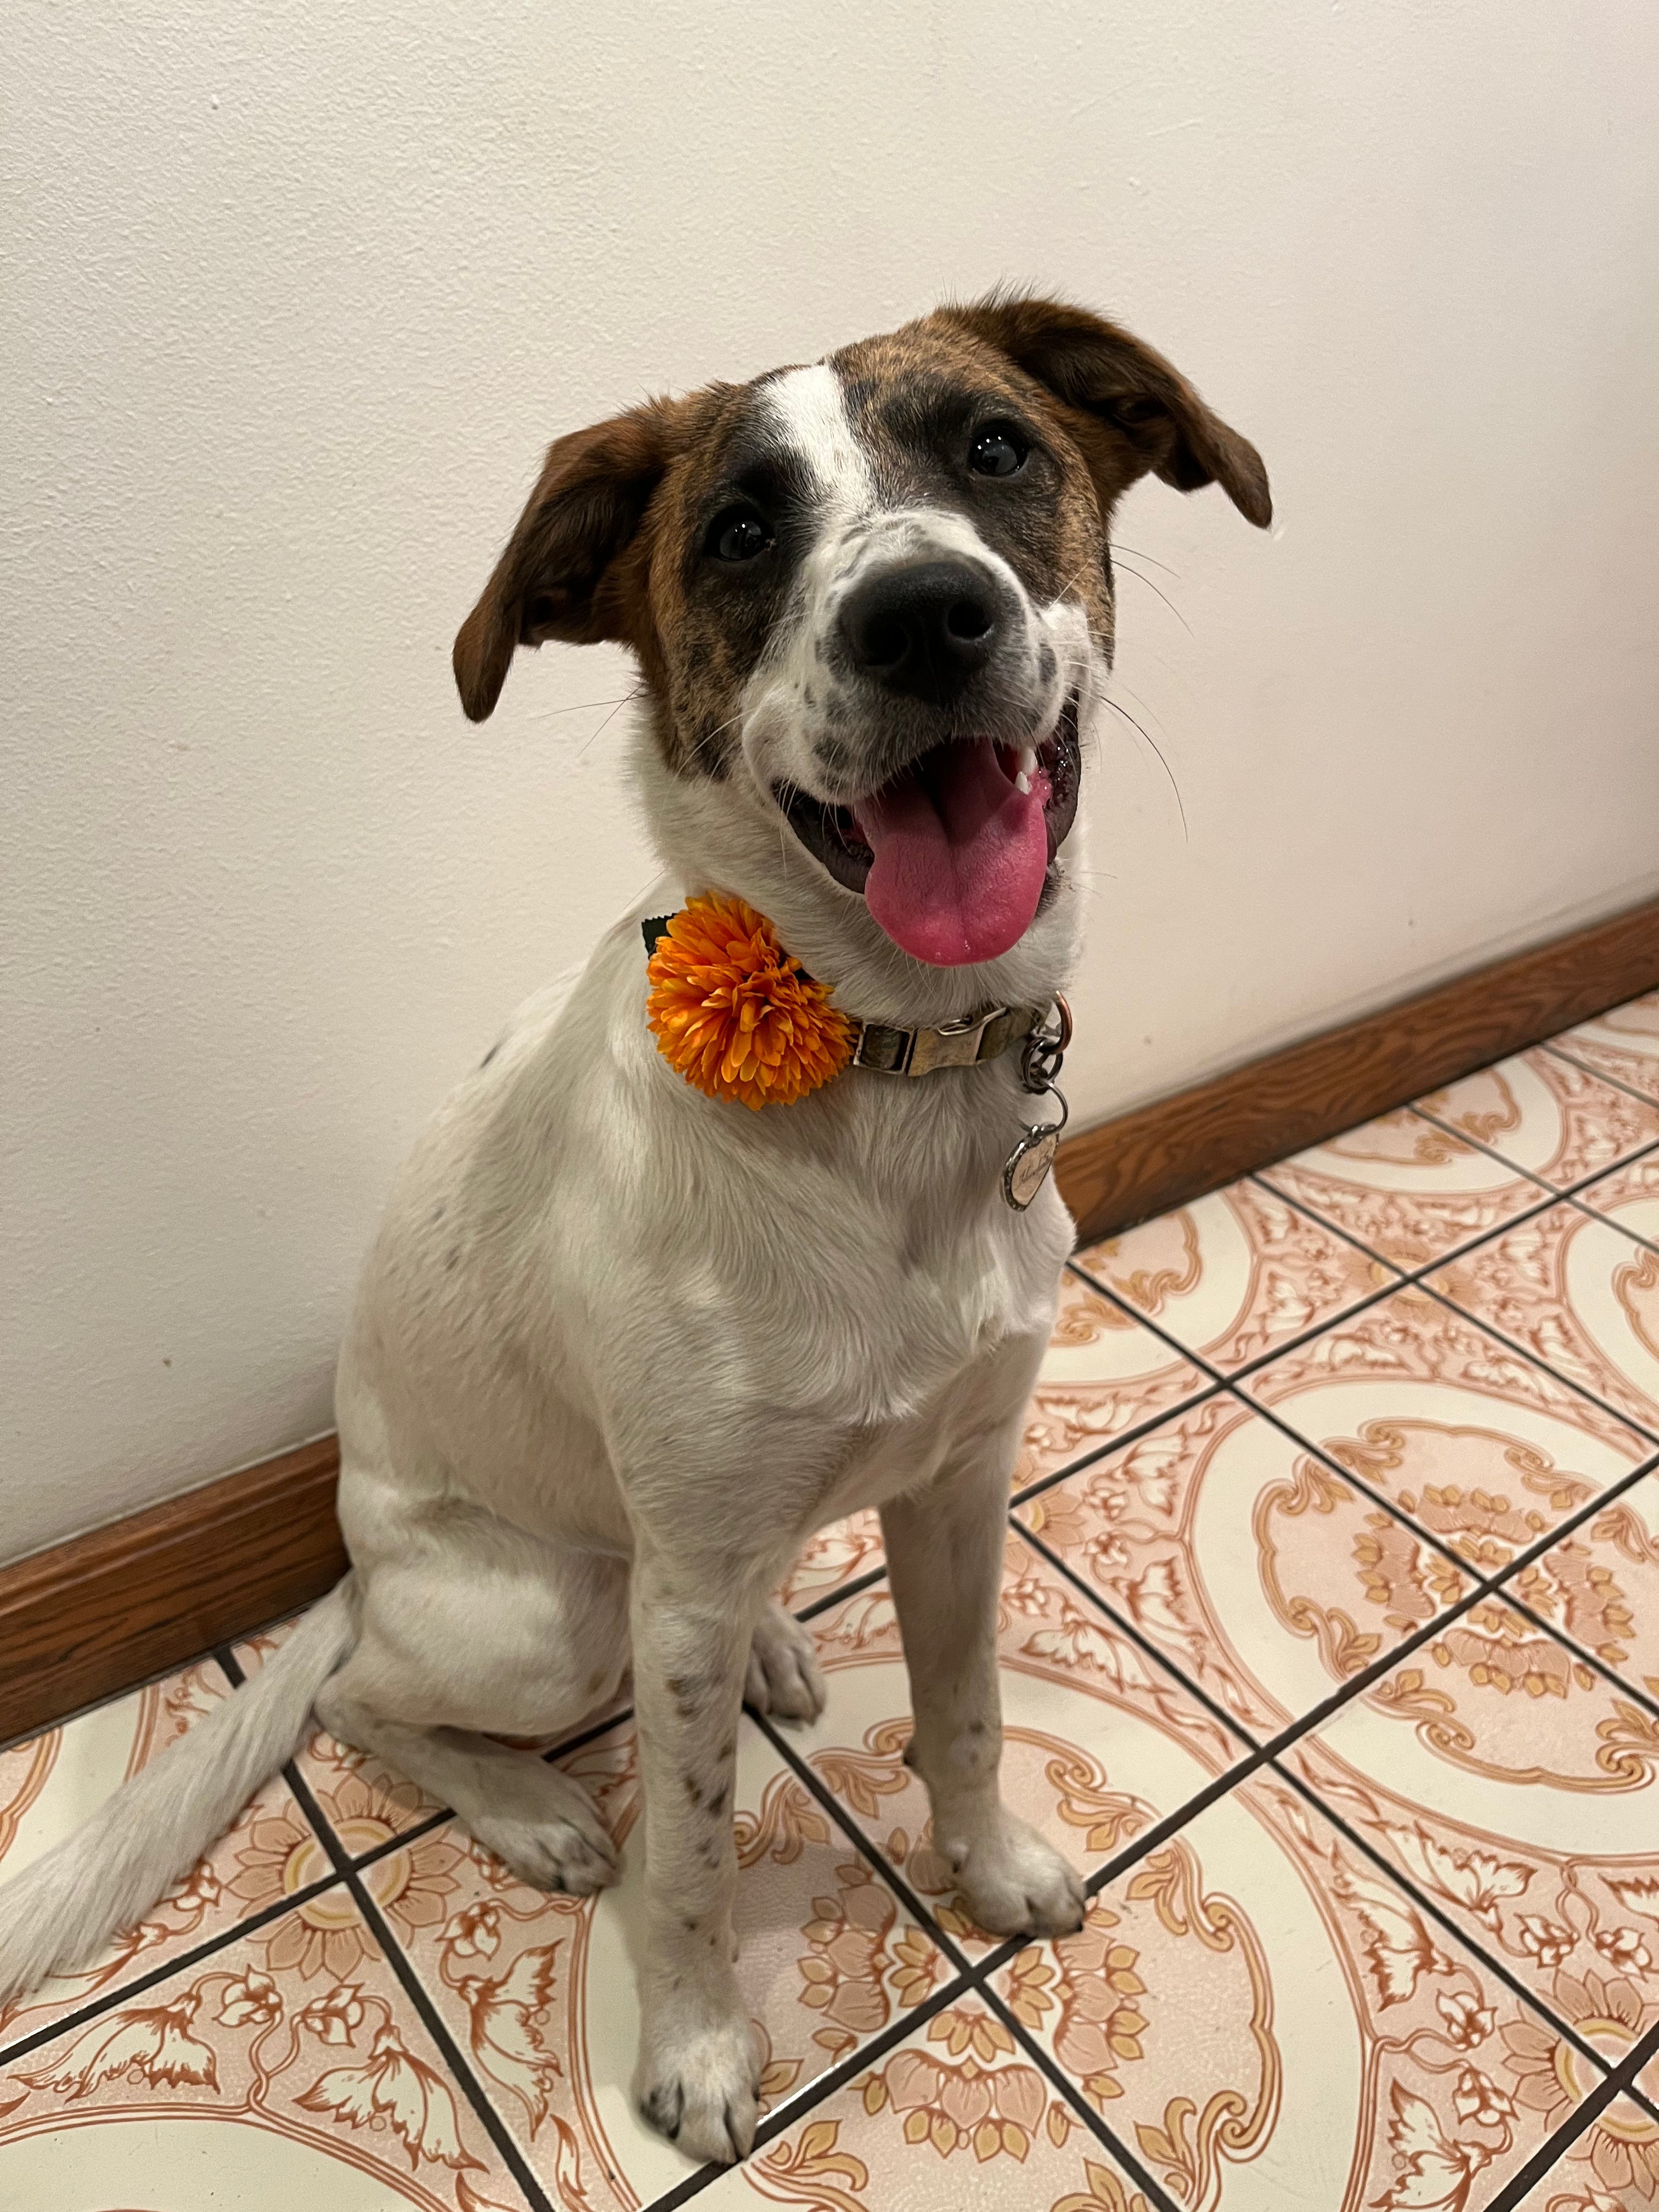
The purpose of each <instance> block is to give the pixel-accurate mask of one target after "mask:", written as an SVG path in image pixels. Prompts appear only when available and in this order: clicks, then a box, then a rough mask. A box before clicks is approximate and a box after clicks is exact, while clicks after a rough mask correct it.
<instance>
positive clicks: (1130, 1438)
mask: <svg viewBox="0 0 1659 2212" xmlns="http://www.w3.org/2000/svg"><path fill="white" fill-rule="evenodd" d="M1093 1287H1094V1286H1093V1285H1092V1284H1091V1285H1090V1288H1091V1289H1092V1288H1093ZM1207 1372H1208V1370H1206V1373H1207ZM1226 1387H1227V1386H1226V1384H1225V1383H1223V1382H1221V1381H1220V1380H1219V1379H1216V1380H1214V1381H1212V1382H1208V1383H1206V1385H1205V1387H1204V1389H1201V1390H1195V1391H1194V1393H1193V1395H1191V1397H1189V1398H1178V1399H1177V1400H1176V1401H1175V1403H1174V1404H1173V1405H1170V1406H1166V1407H1164V1410H1163V1412H1162V1413H1152V1414H1149V1415H1148V1417H1147V1419H1146V1420H1144V1421H1137V1422H1136V1423H1135V1425H1134V1426H1133V1428H1129V1429H1125V1430H1124V1431H1123V1432H1122V1434H1121V1436H1115V1437H1107V1439H1106V1441H1105V1443H1102V1444H1097V1445H1096V1446H1095V1448H1094V1449H1093V1450H1092V1451H1086V1452H1085V1453H1084V1454H1083V1455H1082V1456H1081V1457H1080V1458H1078V1459H1073V1460H1067V1461H1066V1464H1065V1466H1064V1467H1057V1468H1055V1469H1054V1473H1053V1474H1044V1475H1040V1476H1039V1477H1038V1479H1037V1480H1036V1481H1035V1482H1028V1483H1027V1484H1026V1486H1025V1487H1024V1490H1017V1491H1014V1492H1012V1494H1011V1495H1010V1497H1009V1500H1008V1503H1009V1505H1010V1507H1012V1506H1015V1505H1024V1503H1025V1502H1026V1500H1027V1499H1028V1498H1040V1497H1041V1496H1042V1493H1043V1492H1044V1491H1045V1490H1052V1489H1053V1488H1054V1486H1055V1484H1056V1483H1060V1482H1064V1481H1065V1480H1066V1479H1067V1477H1068V1476H1071V1475H1073V1474H1082V1473H1083V1472H1084V1470H1085V1468H1091V1467H1093V1466H1095V1465H1096V1464H1097V1462H1099V1461H1101V1460H1103V1459H1108V1458H1109V1457H1110V1455H1112V1453H1114V1452H1120V1451H1127V1449H1128V1448H1129V1446H1130V1445H1131V1444H1137V1443H1139V1442H1140V1440H1141V1438H1142V1437H1149V1436H1151V1434H1152V1431H1153V1430H1154V1429H1161V1428H1162V1427H1163V1426H1164V1423H1165V1422H1166V1421H1173V1420H1174V1419H1176V1417H1177V1416H1178V1415H1180V1414H1182V1413H1191V1412H1192V1411H1193V1410H1194V1407H1198V1406H1205V1405H1207V1404H1208V1403H1209V1401H1210V1400H1211V1399H1212V1398H1213V1397H1215V1396H1217V1395H1218V1394H1219V1393H1220V1392H1221V1391H1223V1390H1225V1389H1226ZM803 1618H804V1616H803Z"/></svg>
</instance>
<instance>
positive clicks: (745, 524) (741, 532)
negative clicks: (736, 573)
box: [703, 507, 772, 561]
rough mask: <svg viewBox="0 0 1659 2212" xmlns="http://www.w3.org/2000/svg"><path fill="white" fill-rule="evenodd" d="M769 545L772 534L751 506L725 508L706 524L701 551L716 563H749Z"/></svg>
mask: <svg viewBox="0 0 1659 2212" xmlns="http://www.w3.org/2000/svg"><path fill="white" fill-rule="evenodd" d="M771 543H772V533H771V532H770V531H769V529H768V528H767V526H766V524H765V522H764V521H763V520H762V518H761V517H760V516H759V515H758V514H757V513H756V512H755V510H754V508H753V507H727V508H726V511H725V513H723V514H717V515H716V516H715V517H714V520H713V521H712V522H711V523H710V524H709V526H708V537H707V538H705V539H704V540H703V550H705V551H706V552H708V553H711V554H713V556H714V558H715V560H717V561H752V560H753V559H754V558H755V556H756V555H757V553H764V552H765V550H766V549H767V547H768V546H769V544H771Z"/></svg>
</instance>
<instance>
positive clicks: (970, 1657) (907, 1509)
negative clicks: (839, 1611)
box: [881, 1437, 1084, 1936]
mask: <svg viewBox="0 0 1659 2212" xmlns="http://www.w3.org/2000/svg"><path fill="white" fill-rule="evenodd" d="M1011 1463H1012V1443H1011V1442H1010V1441H1009V1440H1007V1439H1006V1438H1003V1437H999V1438H998V1439H997V1441H996V1443H995V1446H994V1448H991V1447H988V1446H987V1449H985V1450H984V1451H983V1452H982V1453H981V1454H977V1455H975V1456H974V1457H973V1458H972V1459H971V1460H970V1461H969V1462H968V1463H967V1464H966V1465H961V1466H958V1467H957V1468H954V1469H951V1470H947V1471H946V1473H945V1474H943V1475H941V1476H940V1477H939V1480H937V1481H935V1482H934V1483H933V1484H932V1485H931V1486H929V1488H927V1490H925V1491H921V1492H916V1493H915V1494H914V1495H912V1496H909V1497H904V1498H894V1499H892V1500H890V1502H889V1503H888V1504H885V1505H884V1506H883V1508H882V1510H881V1525H882V1534H883V1536H884V1540H885V1542H886V1547H887V1564H888V1572H889V1577H890V1581H891V1583H892V1589H893V1597H894V1601H895V1602H896V1605H897V1607H898V1616H899V1627H900V1630H901V1632H902V1635H903V1638H904V1658H905V1664H906V1666H907V1668H908V1670H909V1675H910V1700H911V1705H912V1706H913V1708H914V1711H915V1735H913V1736H912V1738H911V1741H910V1747H909V1750H908V1753H906V1756H907V1758H908V1760H909V1762H910V1764H911V1765H912V1766H914V1767H915V1771H917V1773H919V1774H920V1775H921V1778H922V1780H923V1782H925V1783H926V1784H927V1794H928V1796H929V1798H930V1800H931V1801H932V1803H933V1841H934V1843H935V1844H936V1845H937V1846H938V1848H939V1850H940V1851H941V1852H942V1853H943V1854H944V1856H945V1859H946V1860H947V1861H948V1862H949V1863H950V1865H951V1869H952V1871H953V1872H954V1873H955V1875H956V1877H957V1883H958V1885H959V1887H960V1888H961V1891H962V1894H963V1899H964V1901H965V1902H966V1904H967V1906H968V1909H969V1911H970V1912H971V1913H972V1914H973V1917H974V1918H975V1920H976V1921H977V1922H978V1923H979V1925H980V1926H981V1928H983V1929H987V1930H988V1931H989V1932H990V1933H991V1934H993V1935H996V1936H1063V1935H1067V1934H1069V1933H1070V1932H1071V1931H1072V1930H1073V1929H1076V1928H1080V1927H1081V1926H1082V1924H1083V1911H1084V1896H1083V1885H1082V1883H1081V1882H1080V1881H1079V1879H1078V1876H1077V1875H1076V1874H1075V1873H1074V1872H1073V1869H1072V1868H1071V1867H1070V1866H1069V1865H1068V1864H1067V1863H1066V1860H1064V1859H1063V1858H1062V1857H1060V1853H1059V1852H1058V1851H1057V1850H1055V1849H1054V1845H1053V1844H1050V1843H1049V1842H1048V1840H1047V1839H1046V1838H1044V1837H1042V1836H1040V1835H1039V1834H1038V1833H1037V1832H1036V1829H1035V1828H1033V1827H1030V1826H1028V1824H1027V1823H1026V1822H1025V1821H1024V1820H1020V1819H1018V1817H1017V1816H1016V1815H1015V1814H1012V1813H1011V1812H1010V1811H1009V1810H1008V1808H1007V1807H1006V1805H1005V1804H1004V1803H1003V1802H1002V1793H1001V1788H1000V1768H1001V1763H1002V1699H1001V1696H1000V1691H999V1686H998V1681H997V1593H998V1590H999V1589H1000V1584H1001V1580H1002V1557H1003V1547H1004V1545H1005V1543H1006V1539H1007V1533H1008V1524H1007V1513H1008V1468H1009V1466H1010V1465H1011Z"/></svg>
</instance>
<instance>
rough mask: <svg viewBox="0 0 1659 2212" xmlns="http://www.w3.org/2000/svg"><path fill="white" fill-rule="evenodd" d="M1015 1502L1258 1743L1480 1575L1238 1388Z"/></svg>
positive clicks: (1030, 1523)
mask: <svg viewBox="0 0 1659 2212" xmlns="http://www.w3.org/2000/svg"><path fill="white" fill-rule="evenodd" d="M1015 1518H1016V1519H1017V1520H1018V1521H1019V1522H1023V1523H1024V1525H1025V1526H1026V1527H1027V1528H1030V1529H1031V1530H1032V1531H1033V1533H1034V1534H1036V1535H1038V1536H1040V1537H1041V1538H1042V1541H1043V1542H1044V1543H1045V1544H1047V1545H1048V1547H1049V1548H1050V1550H1052V1551H1054V1552H1055V1553H1058V1554H1059V1555H1060V1557H1061V1558H1062V1559H1064V1560H1065V1561H1066V1565H1068V1566H1069V1567H1071V1568H1072V1570H1073V1572H1075V1573H1076V1574H1078V1575H1079V1576H1081V1577H1083V1579H1084V1580H1085V1582H1088V1583H1092V1584H1093V1586H1094V1587H1095V1588H1096V1589H1098V1590H1099V1591H1100V1593H1101V1595H1102V1596H1103V1598H1104V1599H1105V1600H1106V1601H1107V1602H1108V1603H1109V1604H1110V1605H1112V1606H1114V1607H1115V1608H1116V1610H1117V1611H1118V1613H1120V1614H1121V1615H1123V1616H1124V1617H1126V1618H1127V1619H1129V1620H1133V1621H1134V1623H1135V1624H1136V1626H1138V1627H1139V1629H1140V1630H1141V1631H1142V1632H1143V1633H1144V1634H1145V1635H1146V1636H1147V1637H1149V1638H1151V1639H1152V1642H1153V1643H1155V1644H1157V1645H1158V1649H1159V1650H1161V1651H1163V1652H1164V1654H1165V1655H1166V1656H1167V1657H1168V1658H1169V1659H1170V1661H1171V1662H1173V1663H1174V1664H1175V1665H1176V1667H1178V1668H1180V1669H1181V1670H1182V1673H1183V1674H1185V1675H1186V1677H1187V1679H1188V1680H1189V1681H1192V1682H1195V1683H1196V1684H1197V1685H1198V1686H1199V1687H1200V1689H1202V1690H1204V1691H1206V1692H1207V1693H1208V1695H1209V1696H1210V1697H1212V1698H1213V1699H1215V1700H1216V1702H1217V1703H1218V1705H1221V1706H1222V1707H1223V1709H1224V1710H1225V1711H1226V1712H1228V1713H1229V1714H1230V1715H1231V1717H1233V1718H1234V1719H1235V1720H1237V1722H1238V1723H1239V1724H1240V1725H1241V1726H1242V1727H1243V1728H1245V1729H1248V1730H1249V1733H1250V1734H1251V1735H1253V1736H1254V1737H1255V1739H1256V1740H1257V1741H1266V1740H1267V1738H1268V1737H1270V1736H1273V1735H1277V1734H1278V1733H1279V1730H1280V1729H1283V1728H1285V1727H1286V1726H1287V1725H1288V1724H1289V1723H1291V1721H1293V1720H1299V1719H1300V1718H1301V1717H1302V1716H1303V1715H1304V1713H1306V1712H1310V1711H1312V1710H1313V1708H1314V1707H1315V1706H1316V1705H1319V1704H1321V1703H1322V1702H1323V1700H1324V1699H1327V1698H1328V1697H1329V1696H1330V1695H1331V1694H1332V1693H1333V1692H1334V1691H1336V1690H1338V1689H1340V1686H1342V1684H1343V1683H1344V1682H1345V1681H1346V1680H1349V1679H1350V1678H1351V1677H1352V1675H1354V1674H1358V1673H1359V1672H1361V1670H1362V1669H1363V1668H1366V1667H1369V1666H1371V1665H1373V1664H1375V1662H1376V1661H1377V1660H1378V1659H1380V1658H1382V1657H1383V1656H1384V1655H1385V1654H1386V1653H1387V1652H1388V1651H1389V1649H1390V1648H1391V1647H1392V1646H1393V1645H1394V1644H1397V1643H1399V1642H1400V1641H1401V1638H1403V1637H1407V1636H1409V1635H1411V1634H1413V1632H1415V1631H1417V1630H1418V1629H1420V1628H1422V1627H1424V1626H1426V1625H1427V1624H1428V1623H1429V1622H1430V1621H1431V1620H1433V1619H1434V1617H1435V1615H1436V1614H1437V1613H1440V1612H1442V1611H1443V1610H1444V1609H1445V1607H1448V1606H1449V1605H1452V1604H1455V1602H1456V1601H1457V1599H1458V1598H1459V1597H1460V1596H1461V1595H1462V1593H1463V1592H1464V1590H1465V1589H1468V1588H1469V1587H1470V1585H1469V1583H1468V1581H1467V1579H1466V1577H1464V1576H1462V1574H1460V1573H1459V1571H1458V1570H1457V1569H1456V1568H1455V1566H1454V1565H1452V1564H1451V1562H1450V1561H1449V1559H1446V1558H1444V1557H1443V1554H1442V1553H1439V1552H1437V1550H1436V1549H1435V1548H1434V1547H1433V1546H1432V1545H1431V1544H1428V1543H1426V1542H1425V1541H1423V1539H1422V1538H1421V1537H1420V1536H1419V1535H1418V1534H1417V1533H1416V1532H1415V1530H1413V1528H1411V1527H1409V1526H1408V1525H1407V1524H1406V1523H1404V1522H1401V1521H1398V1520H1396V1519H1395V1516H1393V1515H1392V1514H1389V1513H1387V1512H1384V1511H1383V1509H1382V1508H1381V1507H1380V1506H1379V1505H1377V1504H1376V1503H1375V1501H1374V1500H1373V1499H1371V1498H1368V1497H1366V1496H1365V1494H1364V1492H1362V1491H1359V1490H1358V1489H1356V1488H1355V1487H1353V1486H1352V1485H1351V1484H1349V1483H1346V1482H1344V1481H1343V1480H1341V1478H1340V1476H1338V1475H1335V1474H1333V1473H1332V1472H1331V1470H1330V1468H1328V1467H1327V1466H1325V1465H1324V1463H1323V1462H1322V1461H1320V1460H1319V1459H1317V1458H1316V1457H1315V1455H1313V1454H1312V1453H1311V1452H1310V1451H1308V1450H1306V1449H1304V1447H1303V1446H1301V1445H1300V1444H1298V1443H1296V1442H1295V1441H1294V1440H1293V1439H1292V1438H1291V1437H1287V1436H1285V1434H1284V1432H1283V1431H1281V1430H1279V1429H1277V1428H1275V1427H1274V1426H1273V1424H1272V1423H1271V1422H1270V1421H1267V1420H1265V1419H1263V1418H1262V1416H1261V1414H1260V1413H1255V1412H1253V1411H1252V1410H1251V1408H1250V1407H1248V1406H1244V1405H1241V1404H1240V1403H1239V1401H1238V1400H1237V1398H1233V1397H1220V1398H1212V1399H1208V1400H1206V1401H1205V1402H1204V1403H1203V1404H1202V1405H1199V1406H1195V1407H1191V1408H1190V1409H1189V1410H1188V1412H1186V1413H1178V1414H1176V1415H1175V1416H1174V1417H1173V1418H1172V1419H1170V1420H1169V1421H1167V1422H1165V1423H1164V1425H1163V1426H1162V1427H1161V1428H1157V1429H1154V1430H1153V1431H1152V1433H1151V1434H1150V1435H1148V1436H1146V1437H1141V1438H1140V1439H1139V1441H1138V1442H1136V1443H1133V1444H1129V1445H1126V1446H1125V1448H1124V1449H1122V1450H1121V1451H1120V1452H1114V1453H1111V1454H1109V1455H1108V1456H1107V1457H1106V1458H1105V1459H1103V1460H1098V1461H1097V1462H1095V1464H1094V1465H1093V1466H1092V1467H1090V1468H1085V1469H1084V1470H1083V1471H1082V1472H1081V1473H1080V1474H1074V1475H1071V1476H1069V1477H1068V1478H1067V1479H1066V1480H1065V1481H1064V1482H1061V1483H1058V1484H1056V1485H1055V1486H1054V1488H1053V1489H1051V1490H1045V1491H1043V1492H1041V1493H1040V1494H1039V1495H1038V1496H1037V1497H1036V1498H1030V1499H1029V1500H1028V1501H1027V1502H1026V1503H1025V1504H1024V1505H1021V1506H1019V1507H1018V1508H1017V1509H1016V1513H1015Z"/></svg>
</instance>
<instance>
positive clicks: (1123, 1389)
mask: <svg viewBox="0 0 1659 2212" xmlns="http://www.w3.org/2000/svg"><path fill="white" fill-rule="evenodd" d="M1209 1388H1210V1378H1209V1377H1208V1376H1206V1375H1205V1374H1203V1373H1202V1372H1201V1371H1200V1370H1199V1369H1198V1368H1196V1367H1194V1365H1193V1364H1192V1362H1191V1361H1190V1360H1188V1359H1183V1358H1182V1357H1181V1355H1180V1353H1179V1352H1172V1351H1171V1350H1170V1347H1169V1346H1168V1345H1167V1344H1165V1343H1164V1340H1163V1339H1162V1338H1161V1337H1158V1336H1155V1335H1154V1334H1152V1330H1151V1329H1149V1328H1143V1327H1142V1325H1141V1323H1140V1322H1138V1321H1135V1320H1133V1318H1132V1317H1131V1316H1129V1315H1128V1314H1126V1313H1125V1312H1124V1311H1123V1310H1122V1308H1121V1306H1115V1305H1114V1304H1112V1302H1111V1300H1110V1299H1109V1298H1103V1297H1101V1295H1100V1293H1099V1291H1096V1290H1091V1288H1090V1287H1089V1285H1087V1284H1086V1283H1084V1282H1081V1281H1079V1279H1078V1278H1077V1276H1075V1275H1071V1274H1068V1275H1067V1276H1066V1278H1065V1279H1064V1280H1063V1282H1062V1284H1061V1285H1060V1310H1059V1313H1058V1315H1057V1316H1056V1317H1055V1321H1054V1337H1053V1340H1052V1341H1051V1342H1050V1344H1049V1346H1048V1353H1047V1356H1046V1357H1045V1358H1044V1360H1043V1363H1042V1373H1041V1374H1040V1375H1039V1376H1038V1377H1037V1386H1036V1391H1035V1393H1034V1394H1033V1395H1032V1399H1031V1408H1030V1416H1029V1418H1028V1419H1027V1421H1026V1425H1025V1433H1024V1438H1023V1440H1022V1443H1021V1445H1020V1453H1019V1460H1018V1465H1017V1466H1016V1468H1015V1470H1014V1487H1015V1489H1016V1490H1023V1489H1024V1487H1025V1486H1026V1485H1027V1484H1028V1483H1033V1482H1040V1481H1041V1480H1042V1479H1043V1477H1044V1476H1045V1475H1049V1474H1054V1472H1055V1471H1056V1470H1057V1469H1058V1468H1062V1467H1069V1466H1070V1465H1071V1463H1072V1462H1073V1460H1078V1459H1082V1458H1084V1457H1085V1455H1087V1454H1088V1453H1090V1452H1091V1451H1098V1450H1099V1449H1100V1448H1101V1446H1102V1445H1103V1444H1107V1443H1110V1442H1111V1440H1112V1438H1113V1437H1121V1436H1122V1435H1123V1434H1125V1432H1126V1431H1128V1430H1130V1429H1133V1428H1139V1426H1140V1425H1141V1424H1142V1423H1143V1422H1146V1421H1150V1420H1154V1419H1157V1417H1158V1414H1159V1413H1165V1412H1167V1411H1168V1410H1169V1408H1170V1407H1172V1406H1178V1405H1181V1404H1182V1402H1183V1401H1185V1400H1187V1399H1188V1398H1193V1397H1196V1396H1197V1395H1199V1393H1200V1391H1203V1390H1206V1389H1209Z"/></svg>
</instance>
